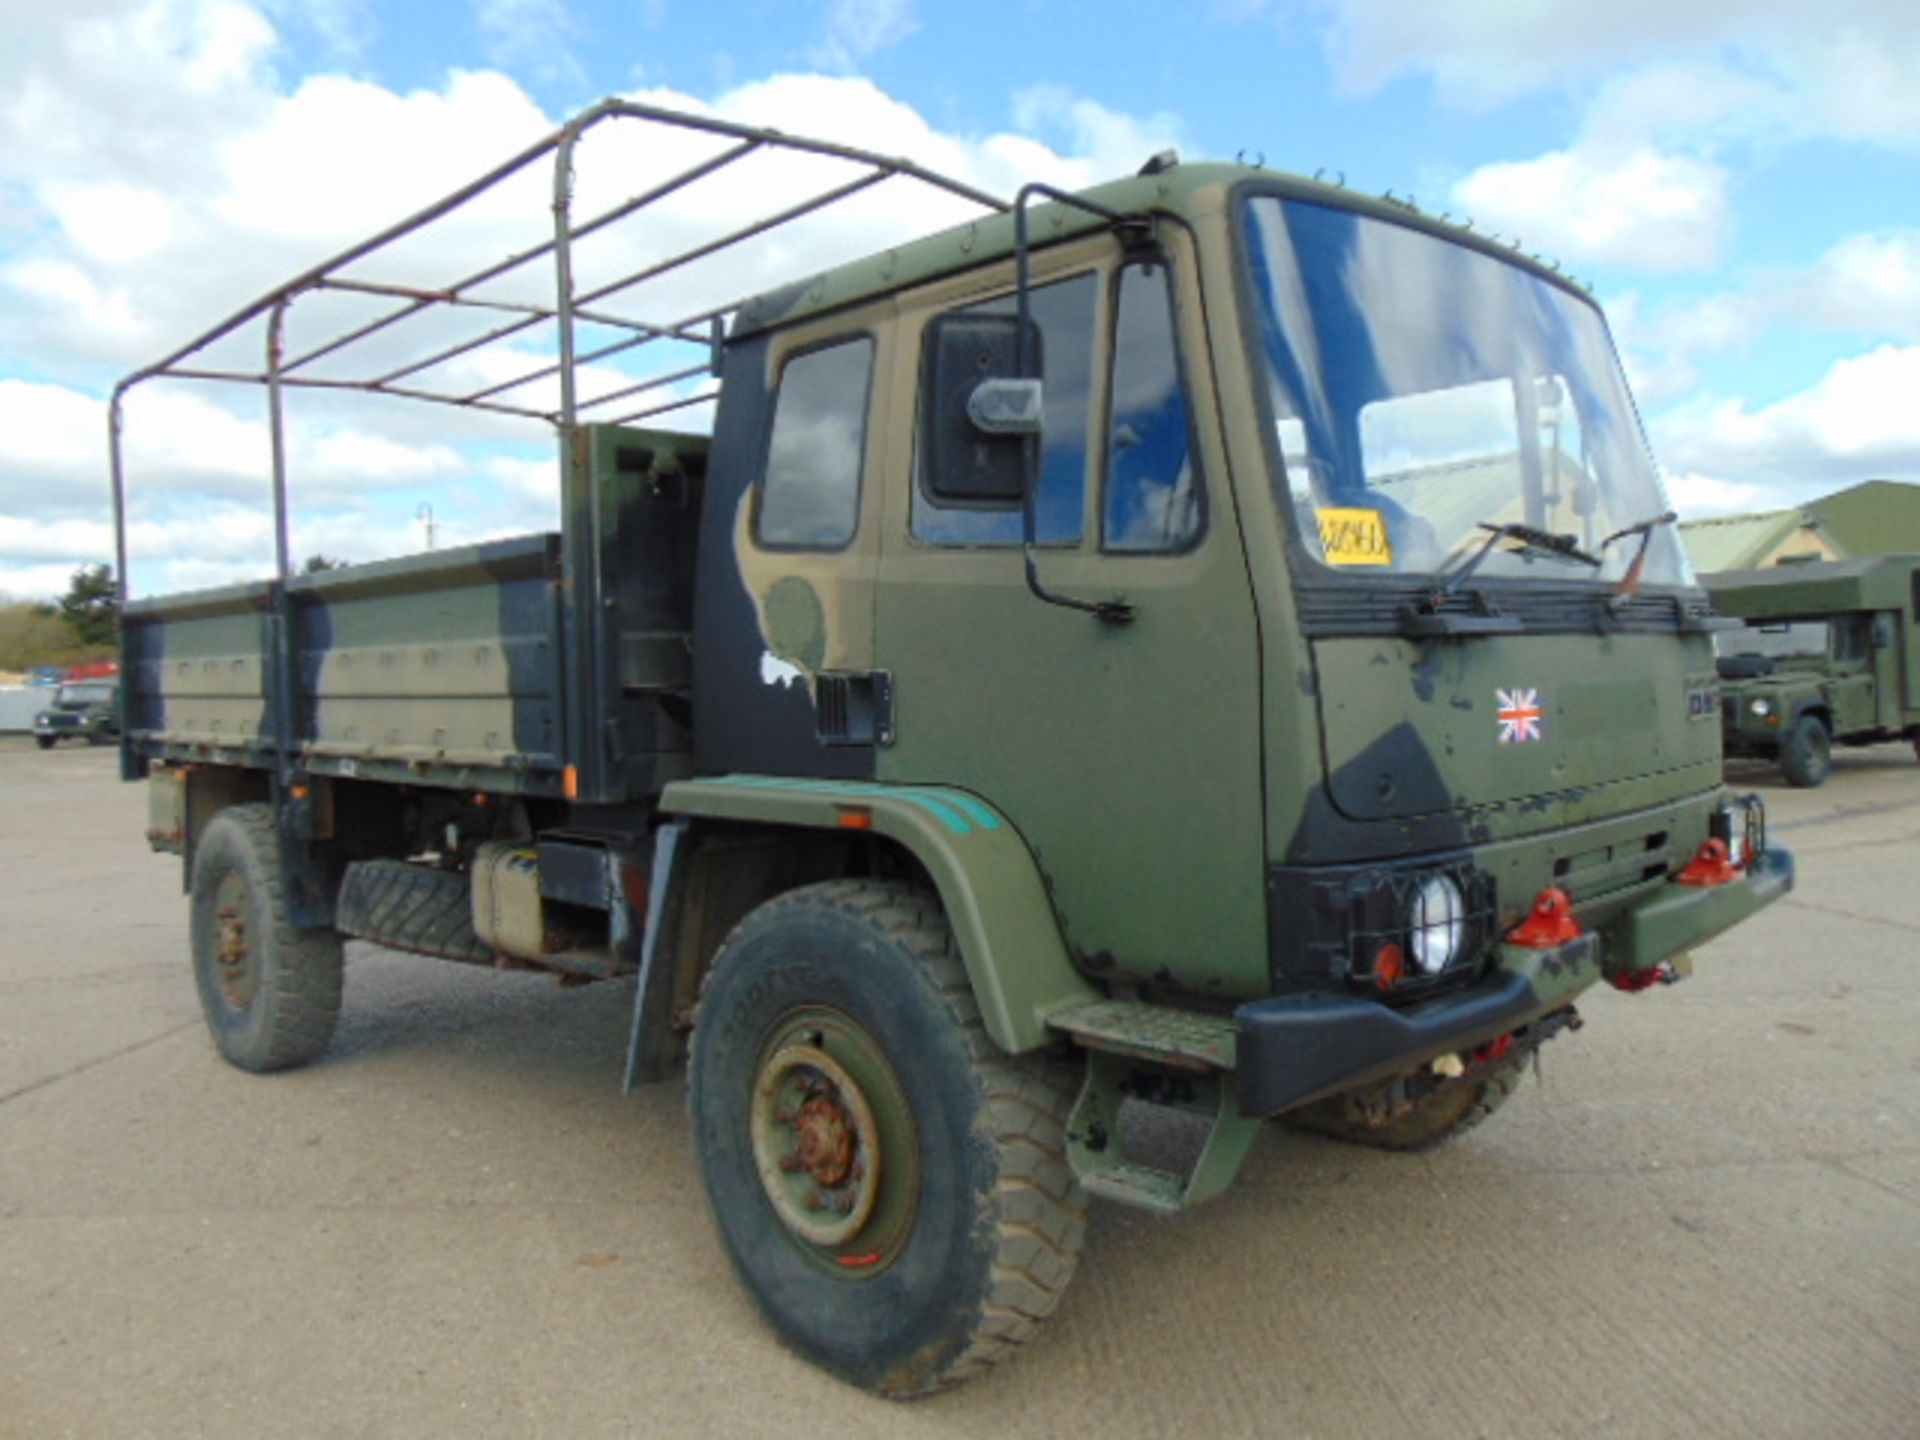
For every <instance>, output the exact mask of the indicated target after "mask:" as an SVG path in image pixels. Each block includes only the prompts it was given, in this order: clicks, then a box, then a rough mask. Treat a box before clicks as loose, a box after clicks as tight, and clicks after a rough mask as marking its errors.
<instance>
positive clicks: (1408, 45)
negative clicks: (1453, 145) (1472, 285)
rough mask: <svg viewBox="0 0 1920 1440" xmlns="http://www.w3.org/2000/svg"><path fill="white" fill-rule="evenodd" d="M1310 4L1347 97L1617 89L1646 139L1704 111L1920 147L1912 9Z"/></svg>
mask: <svg viewBox="0 0 1920 1440" xmlns="http://www.w3.org/2000/svg"><path fill="white" fill-rule="evenodd" d="M1315 3H1316V8H1317V9H1318V11H1319V13H1320V15H1321V17H1322V21H1323V28H1324V34H1325V38H1326V44H1327V48H1328V53H1329V55H1330V56H1331V58H1332V59H1333V61H1334V65H1335V68H1336V71H1337V72H1338V73H1339V75H1340V76H1341V78H1342V79H1343V80H1344V82H1345V83H1346V84H1347V85H1348V86H1349V87H1351V88H1353V89H1356V90H1362V91H1365V90H1370V89H1373V88H1374V87H1376V86H1379V85H1381V84H1383V83H1385V82H1386V81H1388V80H1390V79H1392V78H1394V77H1396V76H1400V75H1408V74H1413V75H1425V76H1428V77H1430V78H1431V79H1432V80H1433V81H1434V83H1435V85H1436V86H1437V87H1438V88H1439V90H1440V92H1441V94H1442V95H1443V96H1446V97H1448V98H1450V99H1452V100H1454V101H1456V102H1458V103H1463V104H1468V105H1491V104H1498V103H1500V102H1503V101H1506V100H1510V99H1512V98H1514V97H1516V96H1520V95H1525V94H1531V93H1536V92H1539V91H1542V90H1553V89H1570V90H1575V91H1582V90H1591V89H1592V88H1593V87H1595V86H1596V85H1597V84H1599V82H1600V81H1601V79H1602V77H1608V76H1611V77H1612V78H1611V79H1610V80H1609V82H1608V88H1611V89H1614V90H1615V91H1617V92H1619V96H1618V98H1620V99H1621V100H1622V101H1624V99H1625V97H1626V95H1628V94H1632V95H1634V97H1635V98H1636V100H1637V102H1638V106H1639V109H1640V114H1641V116H1642V119H1641V122H1640V123H1641V124H1642V125H1659V124H1661V123H1672V124H1678V123H1682V122H1683V121H1684V120H1685V118H1686V117H1689V116H1691V117H1694V118H1695V119H1696V120H1697V119H1698V117H1699V116H1700V114H1701V113H1702V107H1703V105H1707V106H1712V107H1714V108H1715V109H1716V111H1717V112H1718V114H1717V116H1716V118H1717V119H1719V120H1722V121H1726V122H1731V123H1735V124H1739V125H1742V126H1747V127H1754V128H1763V129H1766V130H1785V131H1787V132H1789V133H1794V134H1805V135H1829V136H1835V137H1839V138H1843V139H1851V140H1867V141H1876V142H1881V143H1888V144H1895V145H1901V146H1913V145H1915V144H1920V92H1916V90H1915V88H1914V86H1913V85H1912V83H1911V76H1912V75H1913V73H1914V72H1915V70H1916V68H1920V8H1916V7H1915V6H1914V5H1912V4H1911V3H1910V0H1850V3H1849V4H1847V5H1846V6H1845V7H1844V9H1843V10H1841V11H1839V12H1836V11H1835V9H1834V8H1833V7H1820V6H1814V5H1808V4H1806V3H1804V0H1733V3H1720V4H1712V5H1706V4H1685V3H1682V4H1675V3H1673V0H1613V3H1611V4H1607V5H1584V6H1570V5H1565V4H1562V3H1559V0H1451V3H1448V4H1433V3H1431V0H1315ZM1622 72H1624V74H1623V73H1622ZM1661 76H1664V77H1665V79H1664V80H1663V79H1661V78H1660V77H1661ZM1682 81H1684V83H1676V82H1682ZM1735 92H1742V93H1744V96H1745V103H1744V104H1743V105H1742V106H1741V107H1740V112H1741V113H1737V114H1736V113H1734V112H1733V111H1732V110H1731V109H1730V108H1729V107H1728V105H1727V103H1726V102H1727V100H1728V98H1729V97H1730V96H1731V95H1732V94H1734V93H1735ZM1619 108H1620V110H1621V111H1623V112H1624V111H1625V110H1627V109H1631V108H1633V107H1630V106H1626V105H1624V104H1622V105H1621V106H1620V107H1619Z"/></svg>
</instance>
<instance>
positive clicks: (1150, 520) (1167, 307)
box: [1101, 264, 1203, 554]
mask: <svg viewBox="0 0 1920 1440" xmlns="http://www.w3.org/2000/svg"><path fill="white" fill-rule="evenodd" d="M1112 387H1113V388H1112V392H1111V401H1110V405H1109V419H1108V430H1107V476H1106V491H1105V496H1104V499H1103V502H1102V506H1101V544H1102V546H1103V548H1105V549H1107V550H1109V551H1123V552H1127V553H1132V554H1153V553H1167V552H1171V551H1176V550H1184V549H1186V548H1187V547H1188V546H1189V545H1191V544H1192V543H1193V542H1194V540H1195V539H1196V538H1197V537H1198V536H1199V534H1200V525H1201V512H1200V506H1201V495H1202V493H1203V492H1202V489H1201V486H1200V477H1199V474H1198V471H1197V469H1196V466H1195V458H1196V457H1195V456H1194V454H1193V445H1192V438H1191V436H1192V432H1191V430H1190V428H1189V426H1188V423H1187V422H1188V416H1187V397H1186V392H1185V390H1184V389H1183V388H1182V387H1181V384H1180V365H1179V359H1178V356H1177V354H1176V351H1175V348H1174V336H1173V297H1172V295H1171V294H1170V293H1169V290H1168V285H1167V267H1166V266H1165V265H1163V264H1160V265H1155V264H1146V265H1141V264H1134V265H1128V266H1126V267H1124V268H1123V269H1122V270H1121V271H1120V276H1119V282H1118V290H1117V300H1116V303H1115V306H1114V332H1113V378H1112Z"/></svg>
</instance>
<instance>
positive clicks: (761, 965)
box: [688, 881, 1085, 1396]
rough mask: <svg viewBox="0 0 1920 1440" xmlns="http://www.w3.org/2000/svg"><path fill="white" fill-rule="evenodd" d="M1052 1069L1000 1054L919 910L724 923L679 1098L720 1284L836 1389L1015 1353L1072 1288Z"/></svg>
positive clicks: (1071, 1202) (942, 935)
mask: <svg viewBox="0 0 1920 1440" xmlns="http://www.w3.org/2000/svg"><path fill="white" fill-rule="evenodd" d="M1073 1098H1074V1097H1073V1093H1072V1087H1071V1084H1070V1083H1067V1077H1066V1074H1065V1070H1064V1067H1057V1066H1052V1065H1049V1064H1047V1063H1045V1062H1033V1061H1028V1060H1015V1059H1011V1058H1009V1057H1007V1056H1005V1055H1003V1054H1001V1053H1000V1052H999V1051H998V1049H997V1048H996V1047H995V1046H994V1044H993V1042H992V1041H991V1040H990V1039H989V1038H988V1037H987V1034H986V1031H985V1029H984V1027H983V1026H982V1024H981V1021H980V1014H979V1009H978V1007H977V1006H976V1005H975V1003H974V999H973V994H972V990H971V988H970V987H969V985H968V983H967V978H966V972H965V970H964V969H963V968H962V966H961V963H960V959H959V955H958V952H957V950H956V947H955V945H954V941H953V937H952V934H951V932H950V931H949V929H948V927H947V924H946V921H945V918H944V916H943V915H942V914H941V911H940V908H939V904H938V902H937V901H936V900H935V899H934V897H933V896H931V895H930V894H928V893H926V892H924V891H920V890H916V889H914V888H912V887H909V886H905V885H898V884H882V883H877V882H867V881H836V882H832V883H829V884H825V885H814V886H809V887H807V888H806V889H803V890H798V891H794V892H793V893H791V894H788V895H784V896H782V897H780V898H778V899H776V900H773V901H771V902H769V903H768V904H766V905H763V906H761V907H760V908H759V909H757V910H755V911H754V912H753V913H752V914H750V915H749V916H748V917H747V918H746V919H745V920H744V921H742V922H741V923H740V925H739V926H738V928H736V929H735V930H734V932H733V934H732V935H731V936H729V937H728V940H727V943H726V945H725V946H724V947H723V949H722V950H721V953H720V955H719V957H718V958H717V959H716V960H715V962H714V967H713V971H712V973H711V974H710V975H709V976H708V978H707V982H706V985H705V988H704V989H703V991H702V993H701V999H700V1010H699V1015H698V1018H697V1020H696V1023H695V1026H694V1037H693V1054H692V1060H691V1063H690V1066H689V1092H688V1103H689V1108H690V1111H691V1115H692V1121H693V1130H694V1135H695V1139H696V1144H697V1147H698V1151H699V1162H700V1170H701V1176H702V1179H703V1180H704V1181H705V1184H706V1190H707V1196H708V1199H709V1201H710V1202H711V1204H712V1207H713V1212H714V1216H715V1219H716V1220H717V1221H718V1224H719V1227H720V1233H721V1238H722V1240H723V1241H724V1243H725V1245H726V1248H727V1251H728V1253H729V1255H730V1256H731V1258H732V1260H733V1263H734V1266H735V1268H736V1269H737V1270H738V1272H739V1274H740V1277H741V1279H742V1281H743V1282H744V1283H745V1284H746V1286H747V1288H748V1290H749V1291H751V1292H752V1294H753V1297H754V1299H755V1301H756V1302H757V1303H758V1305H759V1306H760V1309H761V1311H762V1313H763V1314H765V1315H766V1317H767V1318H768V1320H769V1321H771V1322H772V1324H773V1326H774V1328H775V1329H776V1330H777V1331H778V1332H779V1334H780V1337H781V1339H782V1340H784V1341H785V1342H786V1343H787V1344H788V1345H790V1346H792V1347H793V1348H794V1349H795V1350H797V1351H799V1352H800V1353H801V1354H802V1355H804V1356H806V1357H807V1358H808V1359H810V1360H812V1361H814V1362H815V1363H816V1364H819V1365H821V1366H823V1367H825V1368H826V1369H828V1370H831V1371H832V1372H833V1373H835V1374H836V1375H839V1376H840V1377H841V1378H843V1379H845V1380H849V1381H851V1382H853V1383H854V1384H856V1385H860V1386H863V1387H865V1388H867V1389H869V1390H875V1391H878V1392H880V1393H882V1394H887V1395H893V1396H908V1395H917V1394H924V1393H926V1392H929V1391H932V1390H937V1389H939V1388H941V1387H943V1386H945V1385H948V1384H951V1383H953V1382H955V1381H958V1380H961V1379H964V1378H966V1377H967V1376H968V1375H970V1374H972V1373H974V1372H976V1371H978V1370H980V1369H984V1368H985V1367H986V1366H988V1365H991V1364H993V1363H994V1362H995V1361H997V1360H999V1359H1001V1358H1003V1357H1004V1356H1006V1355H1007V1354H1010V1353H1011V1352H1012V1351H1014V1350H1015V1349H1017V1348H1018V1347H1019V1346H1020V1345H1021V1344H1022V1343H1024V1342H1025V1341H1026V1340H1027V1339H1029V1338H1030V1337H1031V1336H1032V1335H1033V1333H1034V1332H1035V1330H1036V1329H1037V1328H1038V1326H1039V1324H1040V1322H1041V1321H1043V1320H1044V1319H1045V1318H1046V1317H1047V1316H1048V1315H1049V1314H1051V1313H1052V1311H1053V1309H1054V1307H1055V1306H1056V1305H1057V1304H1058V1303H1059V1300H1060V1296H1061V1292H1062V1291H1063V1290H1064V1289H1065V1287H1066V1284H1067V1281H1068V1279H1069V1278H1070V1277H1071V1276H1072V1274H1073V1269H1074V1265H1075V1262H1076V1260H1077V1258H1078V1255H1079V1250H1080V1243H1081V1237H1082V1233H1083V1230H1084V1225H1085V1201H1084V1198H1083V1197H1082V1195H1081V1193H1080V1190H1079V1187H1078V1186H1077V1184H1076V1183H1075V1181H1074V1178H1073V1172H1072V1170H1071V1168H1070V1167H1069V1165H1068V1163H1067V1159H1066V1136H1065V1128H1064V1126H1065V1120H1066V1117H1067V1114H1068V1113H1069V1111H1070V1110H1071V1108H1072V1104H1073Z"/></svg>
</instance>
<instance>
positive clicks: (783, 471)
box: [754, 336, 873, 550]
mask: <svg viewBox="0 0 1920 1440" xmlns="http://www.w3.org/2000/svg"><path fill="white" fill-rule="evenodd" d="M872 379H873V341H872V340H871V339H869V338H867V337H866V336H860V337H858V338H856V339H851V340H842V341H837V342H835V343H833V344H830V345H826V346H822V347H821V348H819V349H817V350H808V351H806V352H804V353H802V354H799V355H796V356H794V357H793V358H792V359H790V360H788V361H787V363H786V367H785V368H784V369H783V370H782V371H781V372H780V388H779V393H778V394H777V395H776V396H775V398H774V406H773V429H772V432H771V435H770V436H769V439H768V443H767V468H766V476H765V479H764V480H763V481H762V482H761V488H760V500H759V506H758V509H757V511H756V513H755V516H754V535H755V537H756V538H757V539H758V540H759V541H760V543H761V544H763V545H767V546H771V547H774V548H779V549H795V550H838V549H840V548H841V547H842V546H844V545H845V544H846V543H847V542H848V541H850V540H852V539H853V532H854V531H855V530H856V529H857V528H859V523H860V472H861V468H862V465H863V462H864V459H865V456H866V449H867V398H868V395H869V394H870V392H871V389H872Z"/></svg>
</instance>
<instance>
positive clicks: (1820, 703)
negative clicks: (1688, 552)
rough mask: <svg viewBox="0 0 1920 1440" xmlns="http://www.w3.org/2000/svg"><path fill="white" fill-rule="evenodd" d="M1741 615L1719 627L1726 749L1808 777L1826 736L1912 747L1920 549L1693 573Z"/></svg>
mask: <svg viewBox="0 0 1920 1440" xmlns="http://www.w3.org/2000/svg"><path fill="white" fill-rule="evenodd" d="M1701 578H1702V581H1703V583H1704V584H1705V585H1706V586H1707V589H1708V592H1709V593H1710V594H1711V595H1712V596H1713V602H1714V606H1715V608H1717V609H1718V610H1720V611H1721V612H1722V613H1724V614H1727V615H1731V616H1735V617H1737V618H1739V619H1740V620H1742V621H1744V622H1745V625H1744V627H1743V628H1742V629H1739V630H1734V631H1729V632H1727V633H1725V634H1723V635H1722V636H1721V637H1720V660H1719V671H1720V676H1721V701H1720V707H1721V708H1720V714H1721V726H1722V729H1723V731H1724V737H1723V739H1724V744H1725V747H1726V752H1727V754H1728V755H1739V756H1751V757H1759V758H1761V759H1766V760H1773V761H1776V762H1778V764H1779V766H1780V771H1781V773H1782V774H1783V775H1785V776H1786V778H1787V783H1788V784H1790V785H1799V786H1814V785H1819V784H1821V783H1822V782H1824V781H1825V780H1826V778H1827V776H1828V774H1829V773H1830V772H1831V771H1832V769H1833V747H1834V746H1835V745H1846V746H1859V745H1879V744H1884V743H1885V742H1887V741H1889V740H1910V741H1912V742H1913V744H1914V750H1915V753H1916V755H1920V623H1917V622H1920V556H1914V555H1878V556H1871V557H1866V558H1862V559H1857V560H1822V561H1813V562H1804V563H1799V564H1793V565H1781V566H1776V567H1775V568H1773V569H1769V570H1725V571H1721V572H1719V573H1718V574H1712V575H1706V576H1703V577H1701Z"/></svg>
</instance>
